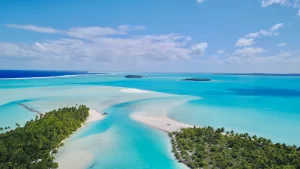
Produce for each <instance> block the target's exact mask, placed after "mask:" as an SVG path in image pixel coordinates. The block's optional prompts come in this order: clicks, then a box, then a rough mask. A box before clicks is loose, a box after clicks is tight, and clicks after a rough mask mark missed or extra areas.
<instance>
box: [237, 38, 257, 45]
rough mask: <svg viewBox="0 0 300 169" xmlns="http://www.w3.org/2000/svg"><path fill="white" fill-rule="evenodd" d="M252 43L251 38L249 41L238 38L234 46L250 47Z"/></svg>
mask: <svg viewBox="0 0 300 169" xmlns="http://www.w3.org/2000/svg"><path fill="white" fill-rule="evenodd" d="M253 43H254V39H253V38H249V39H247V38H240V39H239V40H238V41H237V42H236V44H235V46H252V45H253Z"/></svg>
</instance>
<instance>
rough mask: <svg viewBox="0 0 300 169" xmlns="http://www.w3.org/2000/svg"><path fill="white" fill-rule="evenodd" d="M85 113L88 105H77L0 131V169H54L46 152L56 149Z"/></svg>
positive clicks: (55, 166) (84, 119)
mask: <svg viewBox="0 0 300 169" xmlns="http://www.w3.org/2000/svg"><path fill="white" fill-rule="evenodd" d="M88 116H89V108H88V107H86V106H84V105H81V106H78V107H65V108H60V109H58V110H53V111H50V112H48V113H46V114H45V115H40V117H38V116H36V118H35V119H34V120H30V121H28V122H26V124H25V126H24V127H20V125H19V124H16V127H17V128H16V129H14V130H11V131H8V132H6V133H2V134H0V168H1V169H47V168H58V164H57V163H56V162H54V157H53V156H52V154H51V153H50V152H53V153H55V152H57V148H58V147H59V146H62V145H63V144H61V142H62V140H64V139H65V138H67V137H68V136H70V135H71V134H72V133H73V132H75V131H76V130H77V129H78V128H80V127H81V125H82V123H84V122H85V121H86V119H87V117H88ZM2 129H3V128H2Z"/></svg>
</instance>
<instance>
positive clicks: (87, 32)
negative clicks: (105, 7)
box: [5, 24, 145, 39]
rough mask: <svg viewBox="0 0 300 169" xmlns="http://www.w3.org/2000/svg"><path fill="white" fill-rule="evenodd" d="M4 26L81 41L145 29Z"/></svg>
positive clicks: (139, 27) (126, 26)
mask: <svg viewBox="0 0 300 169" xmlns="http://www.w3.org/2000/svg"><path fill="white" fill-rule="evenodd" d="M5 26H6V27H9V28H17V29H24V30H30V31H34V32H42V33H52V34H54V33H57V34H64V35H67V36H70V37H75V38H83V39H93V38H95V37H100V36H109V35H124V34H128V32H129V31H140V30H143V29H145V27H143V26H129V25H120V26H119V27H118V28H117V29H116V28H111V27H100V26H91V27H75V28H70V29H69V30H58V29H54V28H51V27H39V26H35V25H17V24H6V25H5Z"/></svg>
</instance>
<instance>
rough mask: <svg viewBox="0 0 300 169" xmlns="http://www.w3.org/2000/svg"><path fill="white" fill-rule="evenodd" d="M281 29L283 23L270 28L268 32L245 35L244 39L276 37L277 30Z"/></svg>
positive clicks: (262, 31) (261, 31)
mask: <svg viewBox="0 0 300 169" xmlns="http://www.w3.org/2000/svg"><path fill="white" fill-rule="evenodd" d="M283 27H284V24H283V23H278V24H276V25H274V26H272V27H271V28H270V29H269V30H260V31H258V32H254V33H249V34H247V35H245V37H247V38H258V37H261V36H277V35H279V32H278V30H279V29H280V28H283Z"/></svg>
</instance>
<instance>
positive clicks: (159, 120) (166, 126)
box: [131, 114, 193, 133]
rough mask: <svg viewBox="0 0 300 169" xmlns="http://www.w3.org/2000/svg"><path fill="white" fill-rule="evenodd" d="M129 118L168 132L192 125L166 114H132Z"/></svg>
mask: <svg viewBox="0 0 300 169" xmlns="http://www.w3.org/2000/svg"><path fill="white" fill-rule="evenodd" d="M131 118H132V119H134V120H136V121H139V122H142V123H145V124H147V125H149V126H151V127H154V128H157V129H159V130H162V131H165V132H168V133H171V132H174V131H180V129H181V128H189V127H193V126H192V125H188V124H184V123H181V122H178V121H175V120H173V119H171V118H169V117H166V116H161V117H159V116H157V117H155V116H143V115H136V114H133V115H131Z"/></svg>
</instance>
